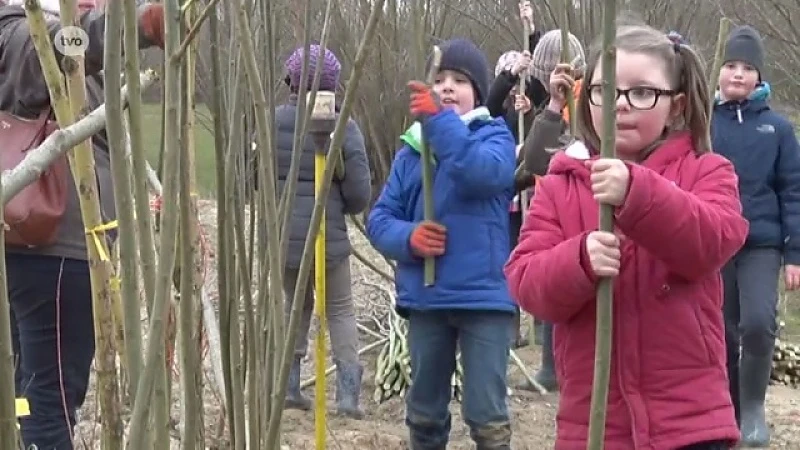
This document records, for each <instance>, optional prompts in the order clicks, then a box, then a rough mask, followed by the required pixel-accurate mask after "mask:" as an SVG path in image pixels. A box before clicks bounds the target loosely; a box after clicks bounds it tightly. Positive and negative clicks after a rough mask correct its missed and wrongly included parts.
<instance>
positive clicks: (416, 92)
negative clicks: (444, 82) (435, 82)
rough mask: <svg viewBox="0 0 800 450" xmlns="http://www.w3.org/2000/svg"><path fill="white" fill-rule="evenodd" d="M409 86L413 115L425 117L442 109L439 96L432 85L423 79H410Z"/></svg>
mask: <svg viewBox="0 0 800 450" xmlns="http://www.w3.org/2000/svg"><path fill="white" fill-rule="evenodd" d="M408 87H409V89H411V108H410V109H411V115H413V116H414V117H419V118H420V119H425V118H427V117H428V116H433V115H436V114H437V113H439V111H441V110H442V104H441V103H440V102H439V96H438V95H436V93H435V92H433V90H432V89H431V88H430V86H428V85H427V84H425V83H423V82H421V81H409V82H408Z"/></svg>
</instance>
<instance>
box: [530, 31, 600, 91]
mask: <svg viewBox="0 0 800 450" xmlns="http://www.w3.org/2000/svg"><path fill="white" fill-rule="evenodd" d="M569 55H570V62H572V61H573V60H574V59H575V58H576V57H579V59H578V62H577V63H576V64H575V70H576V71H577V72H578V75H579V76H580V77H582V76H583V74H584V72H585V71H586V53H585V52H584V51H583V46H582V45H581V41H579V40H578V38H577V37H575V35H574V34H572V33H569ZM560 62H561V30H550V31H548V32H547V33H545V34H544V35H543V36H542V38H541V39H540V40H539V43H538V44H537V45H536V48H535V49H534V50H533V55H531V75H533V77H534V78H536V79H538V80H539V81H541V82H542V84H543V85H544V86H549V85H550V74H551V73H553V70H555V69H556V65H557V64H558V63H560Z"/></svg>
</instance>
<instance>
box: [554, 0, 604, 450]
mask: <svg viewBox="0 0 800 450" xmlns="http://www.w3.org/2000/svg"><path fill="white" fill-rule="evenodd" d="M616 9H617V8H616V1H615V0H606V1H605V8H604V10H603V54H602V58H603V59H602V63H601V66H602V85H603V131H602V143H601V146H600V154H601V157H603V158H614V157H615V155H616V150H615V149H616V126H617V120H616V113H615V111H614V110H615V107H616V103H617V102H616V100H617V95H616V94H617V91H616V88H617V49H616V46H615V41H616V38H617V26H616V15H617V11H616ZM566 43H567V41H562V45H564V46H566ZM570 118H571V119H572V116H570ZM570 122H574V120H571V121H570ZM600 231H607V232H613V231H614V208H613V206H611V205H606V204H601V205H600ZM613 283H614V279H613V278H609V277H604V278H601V279H600V281H599V283H598V285H597V332H596V337H595V339H596V342H595V356H594V380H593V382H592V402H591V410H590V416H589V440H588V444H587V449H588V450H602V449H603V447H604V441H605V429H606V412H607V407H608V383H609V378H610V373H611V343H612V332H613V330H612V325H613V317H614V316H613V303H614V302H613V299H614V284H613Z"/></svg>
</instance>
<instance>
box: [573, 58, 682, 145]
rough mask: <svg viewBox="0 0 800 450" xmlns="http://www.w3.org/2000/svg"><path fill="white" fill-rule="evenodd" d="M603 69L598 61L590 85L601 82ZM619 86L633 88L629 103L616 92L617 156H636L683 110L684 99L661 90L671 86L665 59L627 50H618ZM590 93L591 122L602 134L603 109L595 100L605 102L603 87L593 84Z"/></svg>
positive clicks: (619, 87)
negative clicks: (597, 87) (603, 100)
mask: <svg viewBox="0 0 800 450" xmlns="http://www.w3.org/2000/svg"><path fill="white" fill-rule="evenodd" d="M602 70H603V69H602V67H601V64H598V65H597V68H596V69H595V70H594V73H593V74H592V79H591V83H590V86H597V85H600V82H601V80H602ZM617 89H618V90H623V91H624V90H630V91H629V92H628V97H630V99H631V101H630V102H629V101H628V98H626V96H625V95H621V94H620V93H619V92H617V95H618V98H617V102H616V115H617V133H616V144H617V145H616V149H617V155H618V156H619V157H620V158H622V159H635V158H636V157H637V156H638V155H639V153H640V152H641V151H642V150H644V149H645V148H646V147H648V146H649V145H650V144H652V143H653V142H655V141H656V139H658V138H659V137H660V136H661V135H662V133H663V132H664V129H665V128H666V127H667V125H668V124H669V123H670V121H671V120H672V119H674V118H675V117H677V116H678V115H679V114H680V113H681V112H682V111H683V104H684V102H685V99H684V96H683V94H678V95H675V96H670V95H668V94H667V93H663V92H659V90H667V91H668V90H670V89H672V83H670V79H669V77H668V75H667V71H666V66H665V64H664V62H663V61H661V60H659V59H658V58H654V57H652V56H650V55H647V54H644V53H631V52H627V51H624V50H620V51H619V52H618V53H617ZM589 95H590V97H591V101H590V102H589V105H590V111H591V115H592V125H593V126H594V129H595V130H596V132H597V134H598V135H602V132H603V108H602V106H595V103H596V104H597V105H602V98H601V97H602V90H601V89H592V88H591V87H590V92H589ZM631 103H633V105H631Z"/></svg>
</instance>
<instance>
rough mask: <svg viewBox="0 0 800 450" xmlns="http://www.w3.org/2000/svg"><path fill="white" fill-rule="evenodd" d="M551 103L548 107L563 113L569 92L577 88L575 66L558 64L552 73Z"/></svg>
mask: <svg viewBox="0 0 800 450" xmlns="http://www.w3.org/2000/svg"><path fill="white" fill-rule="evenodd" d="M549 89H550V103H549V104H548V105H547V109H549V110H551V111H553V112H555V113H561V111H562V110H563V109H564V107H565V106H567V92H571V91H572V90H573V89H575V78H574V76H573V68H572V65H570V64H558V65H557V66H556V68H555V69H554V70H553V72H552V73H551V74H550V86H549Z"/></svg>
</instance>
